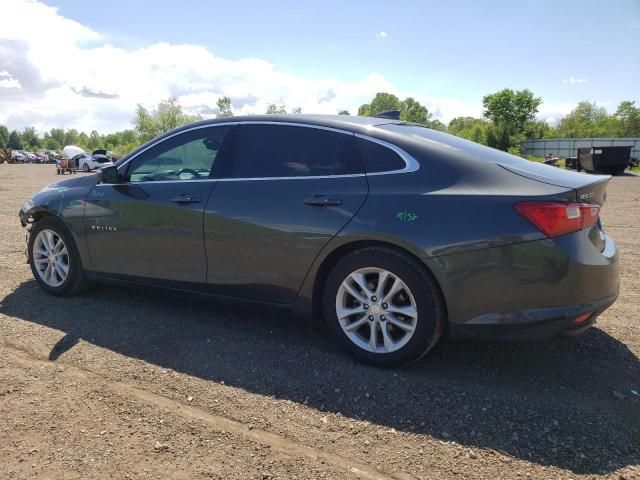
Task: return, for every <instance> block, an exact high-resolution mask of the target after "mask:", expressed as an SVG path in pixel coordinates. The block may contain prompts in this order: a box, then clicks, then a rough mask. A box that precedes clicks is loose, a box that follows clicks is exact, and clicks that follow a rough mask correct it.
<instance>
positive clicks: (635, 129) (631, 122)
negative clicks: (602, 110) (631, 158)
mask: <svg viewBox="0 0 640 480" xmlns="http://www.w3.org/2000/svg"><path fill="white" fill-rule="evenodd" d="M635 104H636V102H629V101H625V102H621V103H620V105H618V109H617V110H616V113H614V114H613V116H614V117H615V119H616V120H617V121H618V123H619V124H620V134H621V135H622V136H623V137H640V108H638V107H636V106H635Z"/></svg>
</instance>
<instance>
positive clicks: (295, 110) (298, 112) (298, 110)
mask: <svg viewBox="0 0 640 480" xmlns="http://www.w3.org/2000/svg"><path fill="white" fill-rule="evenodd" d="M291 113H296V114H301V113H302V107H296V108H294V109H293V110H291Z"/></svg>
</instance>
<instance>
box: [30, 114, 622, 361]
mask: <svg viewBox="0 0 640 480" xmlns="http://www.w3.org/2000/svg"><path fill="white" fill-rule="evenodd" d="M608 181H609V177H608V176H599V175H587V174H580V173H576V172H569V171H564V170H561V169H558V168H553V167H549V166H545V165H542V164H537V163H532V162H529V161H527V160H523V159H521V158H519V157H515V156H512V155H509V154H506V153H504V152H501V151H498V150H494V149H491V148H487V147H483V146H480V145H477V144H475V143H472V142H468V141H466V140H462V139H460V138H457V137H453V136H450V135H447V134H444V133H440V132H436V131H432V130H429V129H426V128H424V127H421V126H419V125H415V124H411V123H407V122H402V121H398V120H393V119H381V118H364V117H349V116H304V115H292V116H287V115H284V116H274V115H269V116H251V117H234V118H232V119H224V120H222V119H221V120H213V121H204V122H199V123H195V124H191V125H188V126H185V127H181V128H179V129H176V130H173V131H171V132H169V133H166V134H164V135H162V136H160V137H158V138H156V139H154V140H152V141H150V142H149V143H147V144H145V145H143V146H142V147H140V148H138V149H136V150H134V151H133V152H131V153H130V154H129V155H127V156H125V157H124V158H122V159H121V160H120V161H119V162H118V163H117V164H116V165H115V166H110V167H106V168H104V169H102V170H101V171H100V172H99V173H98V174H97V175H92V176H83V177H78V178H73V179H69V180H65V181H62V182H59V183H56V184H54V185H50V186H49V187H47V188H45V189H44V190H43V191H41V192H39V193H37V194H35V195H34V196H33V197H32V198H31V199H30V200H29V201H27V203H26V204H25V205H24V206H23V208H22V209H21V211H20V219H21V221H22V224H23V225H24V226H28V227H29V228H30V236H29V244H28V253H29V261H30V263H31V268H32V270H33V274H34V277H35V279H36V280H37V281H38V282H39V283H40V285H41V286H42V288H43V289H45V290H46V291H48V292H50V293H53V294H56V295H70V294H73V293H76V292H78V291H80V290H81V289H82V288H83V287H84V286H85V285H86V284H87V283H88V282H89V281H101V282H102V281H107V282H116V283H120V284H123V285H131V284H142V285H151V286H157V287H163V288H169V289H173V290H180V291H184V292H190V293H197V294H206V295H212V296H217V297H225V298H233V299H237V300H239V301H241V302H256V303H260V302H264V303H269V304H275V305H281V306H287V307H289V308H292V309H295V310H299V311H303V312H305V313H306V314H307V315H309V316H311V314H313V316H314V317H316V318H323V319H324V320H325V322H326V323H327V325H328V327H329V329H330V330H331V331H333V333H334V334H335V336H336V338H337V339H338V341H339V342H341V343H342V344H343V345H344V346H345V347H346V348H347V349H348V350H349V351H350V352H351V353H353V354H354V355H355V356H356V357H358V358H360V359H362V360H364V361H367V362H371V363H374V364H378V365H400V364H406V363H409V362H412V361H415V360H416V359H418V358H420V357H421V356H422V355H424V354H425V353H426V352H427V351H429V349H430V348H432V347H433V346H434V345H435V343H436V342H437V340H438V338H439V337H440V336H441V335H442V334H443V333H447V334H448V335H450V336H452V337H491V338H504V339H534V338H545V337H549V336H553V335H557V334H577V333H580V332H583V331H584V330H586V329H587V328H588V327H589V326H590V325H591V324H593V322H594V321H595V319H596V317H597V316H598V315H599V314H600V313H602V312H603V311H604V310H605V309H606V308H607V307H608V306H609V305H611V304H612V303H613V302H614V300H615V299H616V296H617V294H618V288H619V274H618V259H617V254H616V247H615V245H614V243H613V241H612V240H611V238H609V237H608V236H607V235H606V234H605V232H604V229H603V227H602V224H601V222H600V219H599V212H600V208H601V206H602V205H603V203H604V201H605V198H606V187H607V182H608Z"/></svg>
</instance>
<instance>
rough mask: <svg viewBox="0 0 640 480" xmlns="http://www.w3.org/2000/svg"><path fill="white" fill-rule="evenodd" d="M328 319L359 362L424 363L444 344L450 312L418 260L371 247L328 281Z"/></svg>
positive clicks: (351, 256)
mask: <svg viewBox="0 0 640 480" xmlns="http://www.w3.org/2000/svg"><path fill="white" fill-rule="evenodd" d="M323 308H324V316H325V320H326V322H327V324H328V326H329V328H330V329H331V330H332V331H333V333H334V334H335V335H336V337H337V338H338V339H339V340H340V342H341V343H342V344H343V345H344V346H345V347H346V348H347V349H348V350H349V351H350V352H351V353H352V354H353V355H354V356H355V357H357V358H358V359H360V360H363V361H365V362H368V363H372V364H375V365H380V366H389V367H391V366H398V365H405V364H408V363H411V362H414V361H416V360H418V359H419V358H420V357H422V356H423V355H424V354H426V353H427V352H428V351H429V350H430V349H431V348H432V347H433V346H434V345H435V344H436V342H437V341H438V338H439V337H440V335H441V333H442V330H443V327H444V322H445V319H444V309H443V305H442V300H441V299H440V294H439V290H438V287H437V285H436V284H435V281H434V280H433V279H432V278H431V276H430V275H429V274H428V273H427V272H426V271H425V270H424V268H422V267H421V266H420V265H419V264H418V263H417V262H415V261H414V260H412V259H411V258H410V257H408V256H406V255H404V254H402V253H401V252H398V251H395V250H393V249H390V248H382V247H371V248H365V249H362V250H358V251H355V252H353V253H351V254H349V255H347V256H346V257H344V258H343V259H341V260H340V261H339V262H338V263H337V264H336V265H335V266H334V268H333V269H332V271H331V273H330V274H329V276H328V277H327V281H326V284H325V288H324V293H323Z"/></svg>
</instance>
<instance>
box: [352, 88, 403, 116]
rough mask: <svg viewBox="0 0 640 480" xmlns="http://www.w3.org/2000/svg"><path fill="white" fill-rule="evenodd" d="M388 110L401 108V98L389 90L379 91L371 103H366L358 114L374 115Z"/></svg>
mask: <svg viewBox="0 0 640 480" xmlns="http://www.w3.org/2000/svg"><path fill="white" fill-rule="evenodd" d="M387 110H400V99H399V98H398V97H396V96H395V95H393V94H392V93H387V92H378V93H376V96H375V97H373V100H371V103H365V104H364V105H361V106H360V108H359V109H358V115H364V116H369V117H372V116H374V115H376V114H378V113H380V112H386V111H387Z"/></svg>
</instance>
